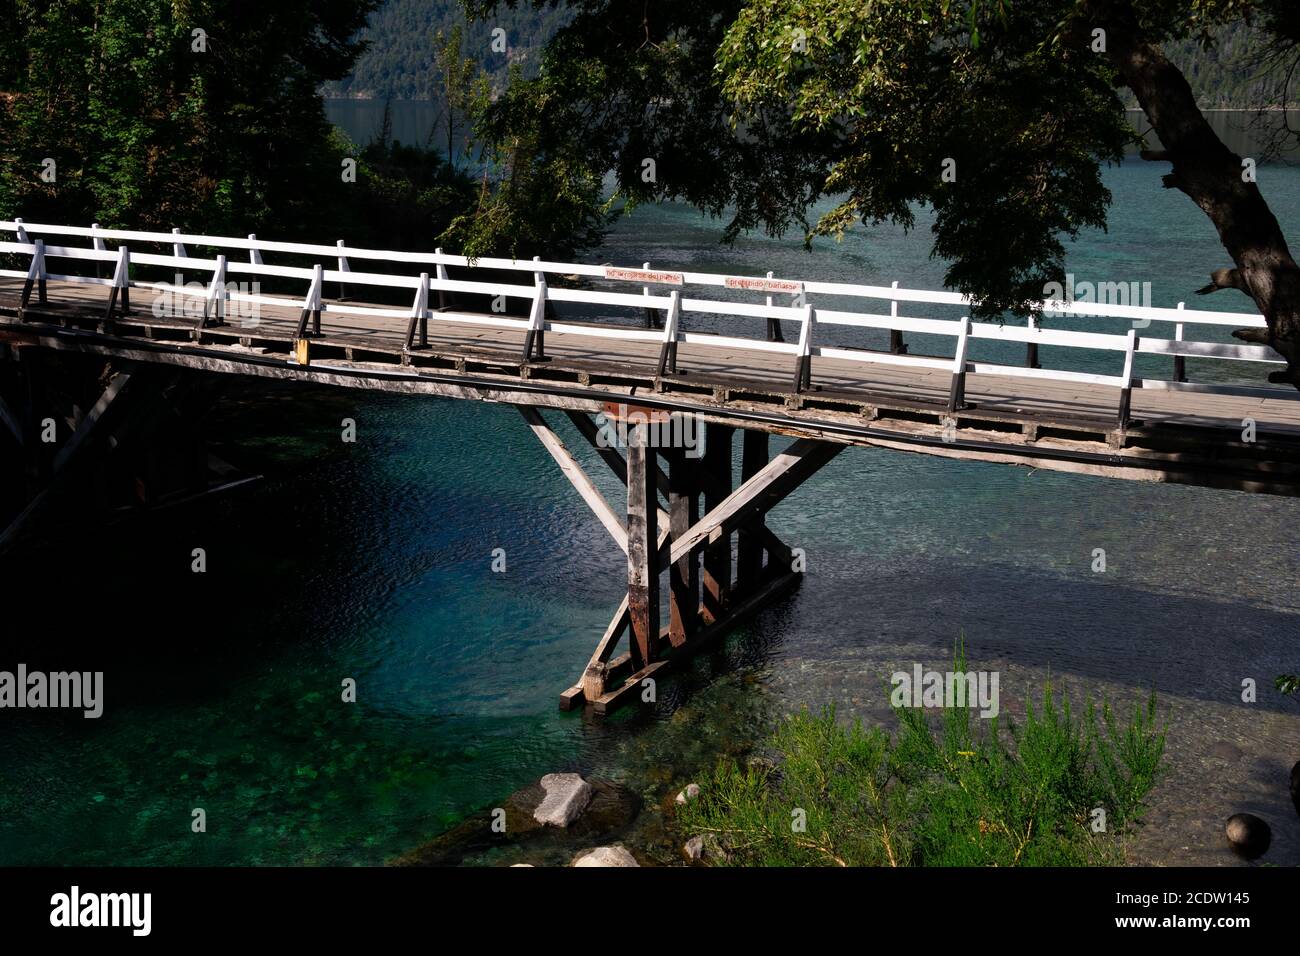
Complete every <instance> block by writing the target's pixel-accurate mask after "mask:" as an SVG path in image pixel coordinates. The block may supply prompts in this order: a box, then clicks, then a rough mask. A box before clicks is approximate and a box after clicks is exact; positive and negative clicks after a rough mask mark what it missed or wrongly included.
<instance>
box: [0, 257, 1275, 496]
mask: <svg viewBox="0 0 1300 956" xmlns="http://www.w3.org/2000/svg"><path fill="white" fill-rule="evenodd" d="M21 286H22V283H21V282H20V281H17V280H11V279H0V323H3V324H0V343H9V344H14V345H29V346H37V347H48V348H59V349H75V350H78V351H82V352H92V353H99V354H103V355H105V356H109V357H117V358H120V359H124V360H129V361H154V362H167V363H172V364H180V365H188V366H190V367H194V368H206V369H209V370H213V371H222V372H229V373H232V374H245V375H258V376H271V377H278V378H298V379H302V380H307V381H315V382H322V383H326V384H332V385H345V386H350V387H360V388H371V389H377V390H385V391H402V392H411V393H424V394H431V395H443V396H446V397H453V398H477V399H486V400H491V401H510V402H514V403H516V404H521V405H534V406H541V407H546V406H551V407H559V408H567V409H573V410H583V411H589V412H590V411H597V410H599V409H600V408H603V407H604V406H605V404H606V403H608V402H611V401H628V402H632V403H635V404H644V405H648V406H654V407H659V408H669V409H674V410H679V411H684V412H692V413H698V414H700V415H702V416H704V417H705V418H706V419H707V420H710V421H715V422H719V423H724V424H732V425H739V426H741V427H746V428H758V429H762V430H764V431H770V432H775V433H780V434H787V435H802V436H810V437H818V438H823V439H829V440H834V441H841V442H846V443H851V444H858V445H866V446H878V447H887V448H897V449H900V450H909V451H916V452H922V453H926V454H932V455H941V456H946V457H955V458H970V459H979V460H987V461H1001V462H1008V463H1015V464H1032V465H1034V466H1036V467H1044V468H1052V469H1056V470H1063V471H1076V472H1086V473H1093V474H1101V475H1107V476H1110V477H1118V478H1132V479H1143V480H1163V481H1179V482H1187V483H1193V484H1205V485H1212V486H1218V487H1229V488H1238V489H1242V490H1250V491H1261V492H1270V493H1281V494H1300V402H1296V401H1286V400H1280V399H1273V398H1260V397H1243V396H1222V395H1213V394H1203V393H1191V392H1180V391H1165V390H1155V389H1150V390H1146V389H1134V391H1133V398H1132V419H1133V421H1132V424H1131V425H1130V426H1129V427H1128V428H1127V429H1126V430H1125V431H1124V432H1122V433H1120V432H1118V431H1117V430H1116V427H1115V425H1116V412H1117V405H1118V401H1119V390H1118V389H1117V388H1113V387H1108V386H1104V385H1095V384H1089V383H1072V382H1061V381H1049V380H1044V379H1039V378H1029V377H1024V378H1021V377H1005V376H988V375H980V374H975V373H969V374H968V375H967V379H966V401H967V402H968V403H969V405H970V406H971V407H969V408H967V409H965V410H962V411H960V412H958V413H957V414H956V415H950V414H949V413H948V412H947V411H946V408H945V406H946V402H947V399H948V392H949V386H950V376H949V374H948V372H946V371H943V370H940V369H918V368H912V367H906V366H896V365H878V364H866V363H861V362H853V361H849V360H844V359H836V358H821V357H816V358H814V359H813V371H812V381H813V385H814V390H813V391H811V392H806V393H804V394H803V395H796V394H795V393H794V391H793V375H794V364H795V359H794V356H792V355H787V354H781V353H774V352H759V351H751V350H745V349H737V348H733V347H729V346H727V345H726V344H719V345H713V344H708V343H701V342H692V343H686V342H683V343H681V344H680V345H679V347H678V357H677V366H678V369H679V370H680V372H679V374H676V375H668V376H666V377H664V378H663V379H662V380H658V381H657V380H656V377H655V373H656V369H657V365H658V361H659V344H658V343H657V342H651V341H626V340H621V339H620V340H615V339H610V338H603V337H599V336H597V335H594V334H592V335H587V334H578V333H561V332H555V331H550V332H547V334H546V343H545V348H546V354H547V356H548V358H549V361H547V362H545V363H527V364H523V363H521V353H522V350H523V332H522V330H517V329H512V328H498V327H492V326H489V325H478V324H473V323H468V322H450V321H445V320H440V319H439V317H438V314H437V313H434V315H433V317H432V318H431V319H430V320H429V325H428V329H429V331H428V336H429V345H428V347H427V348H421V349H416V350H413V351H411V352H410V353H409V354H407V353H405V352H404V349H403V346H404V341H405V336H406V327H407V320H406V319H404V318H397V317H371V316H366V317H361V316H349V315H346V314H338V313H331V312H328V311H326V312H325V313H324V314H323V315H322V335H321V337H319V338H313V339H312V342H311V360H310V364H309V365H307V366H301V365H298V364H296V363H295V362H293V361H292V358H291V356H290V352H291V348H292V343H293V340H294V338H295V331H296V327H297V324H298V320H299V317H300V314H301V304H300V301H295V300H291V299H288V298H285V300H284V302H285V304H284V305H279V304H275V305H267V304H262V305H260V306H259V314H258V316H257V319H256V321H252V320H247V319H244V318H242V317H240V316H237V315H231V316H230V317H229V318H228V320H227V324H225V325H222V326H219V327H211V326H210V327H208V328H206V329H203V330H202V331H201V332H200V331H199V330H198V320H197V317H193V316H186V315H183V314H182V315H177V314H173V313H171V312H166V311H165V312H164V313H163V314H161V315H155V314H154V301H155V298H156V296H155V294H154V293H153V292H152V291H151V290H147V289H141V288H136V289H133V290H132V307H133V308H132V314H131V315H129V316H126V317H120V316H119V317H115V318H114V320H113V322H112V323H111V324H109V325H108V326H105V325H104V324H103V322H102V319H103V313H104V308H105V305H106V303H107V298H108V289H107V288H106V287H104V286H98V285H87V284H80V283H68V282H56V281H51V282H50V283H49V286H48V302H47V303H45V304H39V303H37V302H36V301H35V297H33V300H32V302H31V303H30V304H29V306H28V309H27V310H26V312H25V313H24V314H23V315H22V316H21V317H20V316H19V314H18V313H19V310H18V300H19V296H20V293H21ZM325 304H326V307H327V308H328V306H329V305H331V304H334V300H329V299H326V300H325ZM346 305H357V306H361V305H364V304H363V303H359V302H353V301H349V302H347V303H346ZM375 307H377V308H388V309H401V308H402V307H401V306H393V305H387V306H375ZM484 318H491V317H489V316H484ZM563 321H565V322H566V323H567V322H571V323H573V324H581V323H580V322H579V320H574V319H570V318H568V317H564V319H563ZM622 327H623V328H627V327H628V326H627V325H623V326H622ZM598 328H599V325H598V324H592V329H593V331H595V330H597V329H598ZM1262 374H1263V373H1262V372H1261V379H1262ZM1244 419H1251V420H1253V421H1254V422H1255V423H1256V431H1257V436H1258V440H1257V441H1255V442H1253V443H1247V442H1243V441H1242V440H1241V439H1242V436H1241V432H1242V427H1243V426H1242V422H1243V420H1244Z"/></svg>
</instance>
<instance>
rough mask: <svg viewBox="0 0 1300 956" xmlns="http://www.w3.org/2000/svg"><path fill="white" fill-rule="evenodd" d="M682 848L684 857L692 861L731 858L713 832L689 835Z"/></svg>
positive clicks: (705, 861)
mask: <svg viewBox="0 0 1300 956" xmlns="http://www.w3.org/2000/svg"><path fill="white" fill-rule="evenodd" d="M682 850H683V851H684V852H685V854H686V859H688V860H690V861H691V862H692V863H708V862H710V861H712V862H714V863H720V862H726V861H727V860H729V859H731V857H730V856H729V855H728V854H727V851H726V850H725V849H723V847H722V844H721V843H720V842H719V841H718V836H717V834H715V833H705V834H703V835H702V836H693V837H691V838H690V839H689V840H687V841H686V845H685V846H684V847H683V848H682Z"/></svg>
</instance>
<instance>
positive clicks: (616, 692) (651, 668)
mask: <svg viewBox="0 0 1300 956" xmlns="http://www.w3.org/2000/svg"><path fill="white" fill-rule="evenodd" d="M799 578H800V575H798V574H792V573H786V574H778V575H774V576H772V577H771V578H769V579H768V580H766V581H765V582H764V583H763V584H762V585H761V586H760V587H759V588H757V589H756V590H755V591H754V592H753V593H751V594H749V595H747V596H745V597H743V598H740V599H739V600H737V601H736V602H735V603H734V604H733V605H732V606H731V607H730V608H729V609H728V611H727V613H726V614H725V615H724V616H723V617H721V618H720V619H718V620H717V621H713V622H711V623H705V622H703V621H701V626H700V628H699V629H698V630H697V632H696V634H695V636H694V637H693V638H691V640H690V641H689V642H688V643H687V644H685V645H684V646H683V647H680V648H673V649H671V650H669V651H668V653H667V655H666V656H665V657H664V658H663V659H661V660H657V661H654V662H653V663H651V664H649V665H648V666H646V667H643V668H640V669H638V670H636V671H634V672H633V673H631V674H629V675H628V676H627V677H625V678H624V679H623V680H622V681H619V682H617V686H615V687H613V688H612V689H610V690H607V691H606V692H605V693H604V694H603V695H602V696H601V697H598V698H596V699H594V700H590V701H589V703H590V704H591V707H592V710H593V711H594V712H595V713H597V714H607V713H609V712H611V711H613V710H615V709H616V708H618V707H620V706H622V705H623V704H626V703H628V702H629V701H630V700H631V699H632V698H633V697H635V696H636V695H637V694H638V693H640V692H641V689H642V685H643V682H644V681H645V680H647V679H648V678H653V677H655V676H656V675H661V674H662V673H664V672H665V671H666V670H667V669H668V668H671V667H673V666H675V665H676V664H677V663H678V662H679V661H681V660H684V659H686V658H687V657H689V656H691V655H693V654H696V653H699V652H700V651H702V650H704V649H705V648H707V647H708V646H709V645H710V644H712V643H713V642H714V641H716V640H717V639H718V638H720V637H722V635H724V634H726V633H727V632H728V631H730V630H732V629H733V628H736V627H738V626H739V625H741V624H743V623H744V622H745V621H746V620H748V619H749V618H750V617H752V616H753V615H755V614H757V613H758V612H759V611H761V610H762V609H763V608H764V607H766V606H767V605H769V604H771V603H772V602H773V601H775V600H777V599H778V598H780V597H781V596H782V595H784V594H786V593H787V592H789V591H792V590H793V589H794V588H795V587H796V586H797V585H798V583H799ZM622 662H623V659H622V658H620V659H619V661H616V662H614V663H613V664H612V665H611V667H610V672H611V673H612V672H613V670H614V666H615V665H617V664H620V663H622Z"/></svg>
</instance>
